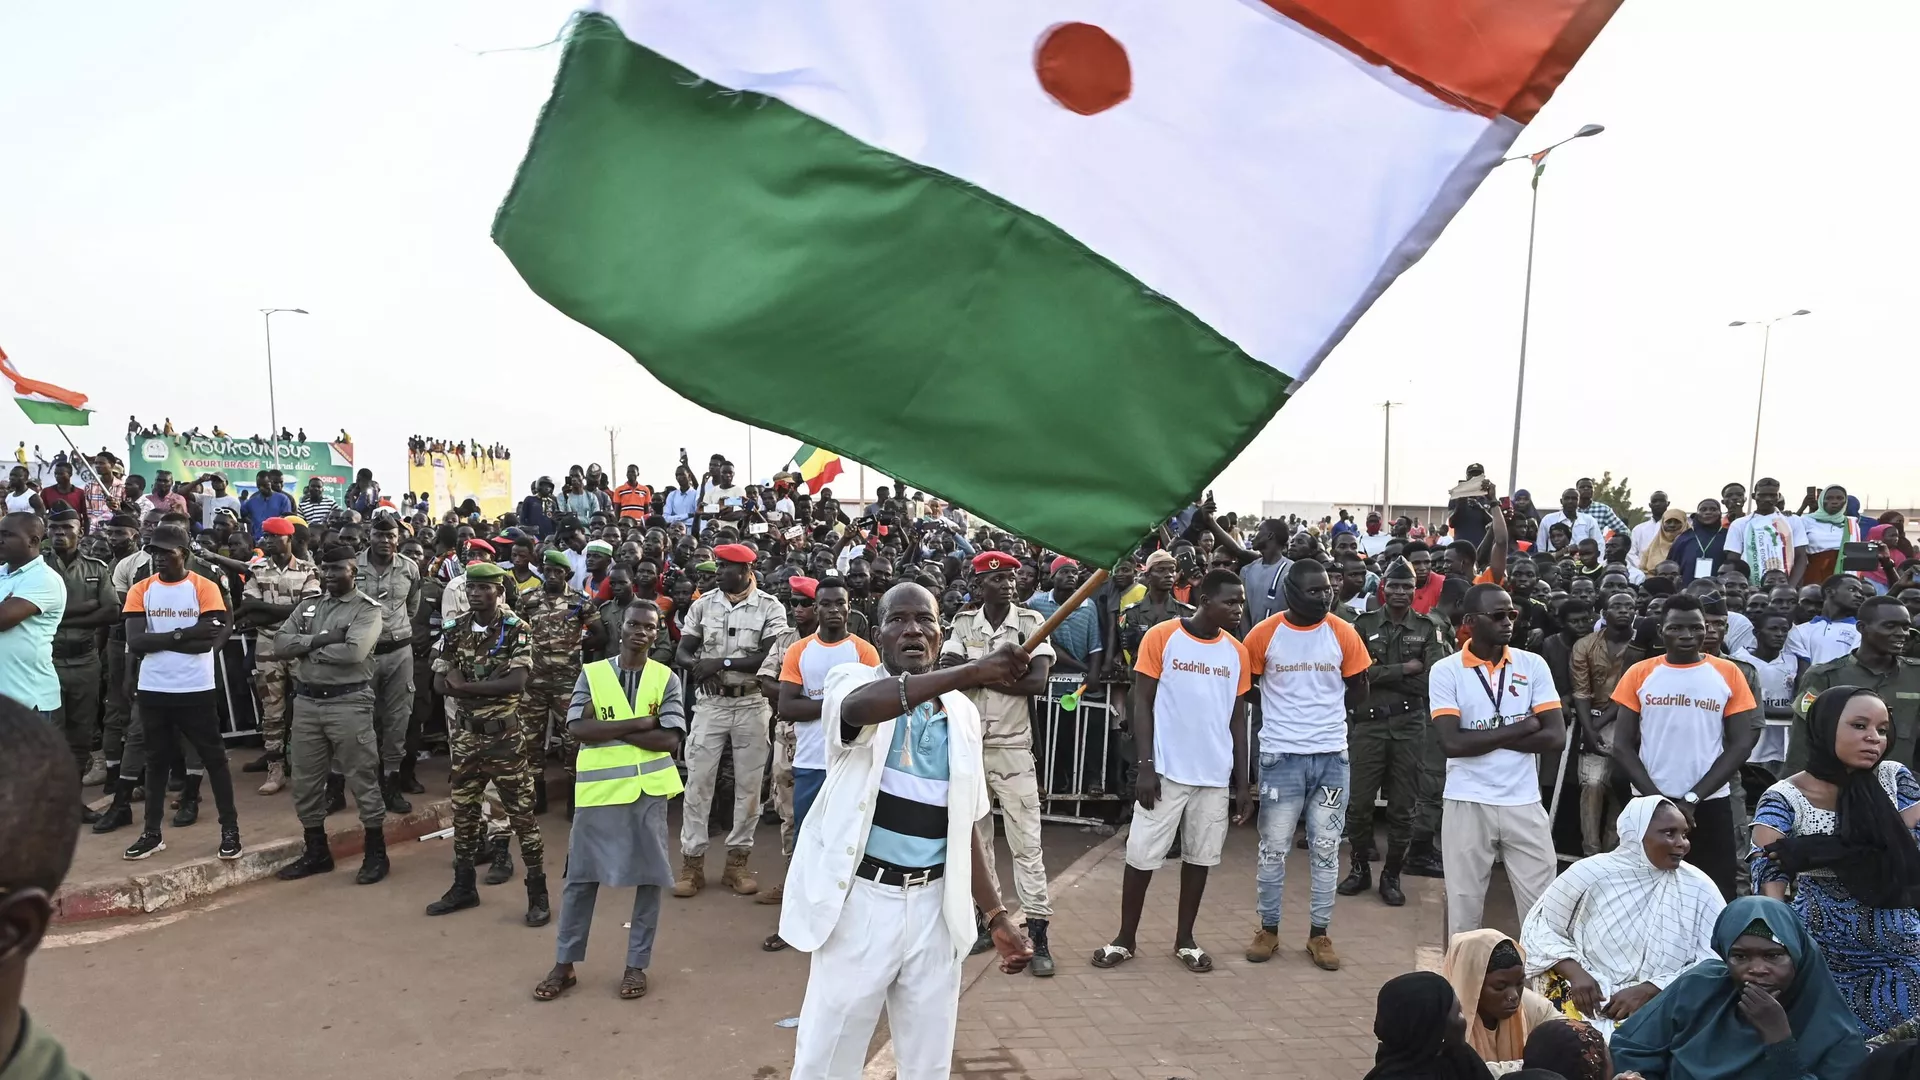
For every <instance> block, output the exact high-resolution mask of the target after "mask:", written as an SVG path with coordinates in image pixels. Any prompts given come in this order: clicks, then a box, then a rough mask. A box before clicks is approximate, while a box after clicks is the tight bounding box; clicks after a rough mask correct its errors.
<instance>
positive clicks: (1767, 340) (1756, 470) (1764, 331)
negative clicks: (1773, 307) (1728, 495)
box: [1727, 308, 1813, 491]
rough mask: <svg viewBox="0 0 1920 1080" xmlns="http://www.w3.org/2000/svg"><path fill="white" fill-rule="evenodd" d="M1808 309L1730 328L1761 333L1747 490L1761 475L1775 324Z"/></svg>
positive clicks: (1735, 323) (1740, 321)
mask: <svg viewBox="0 0 1920 1080" xmlns="http://www.w3.org/2000/svg"><path fill="white" fill-rule="evenodd" d="M1811 314H1813V312H1811V311H1808V310H1807V309H1806V308H1801V309H1800V310H1799V311H1789V312H1787V313H1786V314H1785V315H1775V316H1774V317H1773V318H1771V319H1735V320H1733V321H1732V322H1730V323H1728V324H1727V325H1728V326H1758V327H1760V328H1761V333H1760V396H1759V398H1758V399H1756V400H1755V401H1754V403H1753V458H1752V460H1750V461H1748V462H1747V490H1748V491H1752V490H1753V482H1754V479H1755V478H1756V477H1758V476H1759V475H1760V408H1761V406H1763V405H1765V404H1766V403H1767V347H1768V346H1770V345H1772V344H1773V324H1774V323H1777V322H1779V321H1780V320H1781V319H1791V318H1793V317H1794V316H1795V315H1811Z"/></svg>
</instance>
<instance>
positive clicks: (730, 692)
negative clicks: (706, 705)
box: [708, 686, 760, 697]
mask: <svg viewBox="0 0 1920 1080" xmlns="http://www.w3.org/2000/svg"><path fill="white" fill-rule="evenodd" d="M759 692H760V688H759V687H757V686H722V687H720V688H719V689H718V690H715V691H713V692H712V693H711V694H709V695H708V696H709V697H748V696H750V695H753V694H758V693H759Z"/></svg>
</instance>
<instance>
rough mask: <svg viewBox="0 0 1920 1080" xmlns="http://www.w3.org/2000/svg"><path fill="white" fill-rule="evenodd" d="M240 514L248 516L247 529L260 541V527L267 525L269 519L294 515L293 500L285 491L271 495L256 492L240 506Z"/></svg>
mask: <svg viewBox="0 0 1920 1080" xmlns="http://www.w3.org/2000/svg"><path fill="white" fill-rule="evenodd" d="M240 512H241V513H243V514H245V515H247V528H248V530H249V531H251V532H252V533H253V538H254V539H255V540H258V539H260V526H262V525H264V524H266V522H267V519H268V518H277V517H286V516H287V515H288V514H291V513H293V498H292V496H290V495H288V494H287V493H286V492H284V491H275V492H273V493H271V494H267V493H263V492H259V491H256V492H254V493H253V494H251V495H249V496H247V501H246V502H243V503H241V504H240Z"/></svg>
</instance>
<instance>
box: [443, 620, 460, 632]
mask: <svg viewBox="0 0 1920 1080" xmlns="http://www.w3.org/2000/svg"><path fill="white" fill-rule="evenodd" d="M440 625H441V626H443V627H445V628H446V629H448V630H451V629H453V628H454V627H456V626H459V625H460V620H459V619H442V620H440Z"/></svg>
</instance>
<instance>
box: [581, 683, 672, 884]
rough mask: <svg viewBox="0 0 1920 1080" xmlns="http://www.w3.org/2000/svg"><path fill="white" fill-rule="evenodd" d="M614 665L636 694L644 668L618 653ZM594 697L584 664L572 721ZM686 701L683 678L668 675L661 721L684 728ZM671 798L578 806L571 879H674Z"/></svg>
mask: <svg viewBox="0 0 1920 1080" xmlns="http://www.w3.org/2000/svg"><path fill="white" fill-rule="evenodd" d="M613 669H614V671H615V672H616V673H617V674H618V675H619V676H620V685H621V687H622V688H623V689H625V690H626V692H627V696H628V697H629V698H631V697H632V696H633V694H634V693H635V692H636V691H638V690H639V689H640V673H639V672H638V671H629V670H627V669H626V668H623V667H621V666H620V658H619V657H618V656H616V657H614V658H613ZM592 700H593V694H592V693H591V692H589V691H588V690H587V673H586V672H585V671H584V670H582V671H581V673H580V677H579V678H578V679H576V680H575V681H574V684H573V701H572V703H571V704H570V705H569V706H568V707H567V722H568V723H572V722H573V721H575V720H578V719H580V717H581V716H582V715H585V714H586V712H587V706H588V703H590V702H591V701H592ZM681 701H682V699H681V697H680V680H679V678H678V677H677V676H676V677H672V678H669V679H668V680H667V688H666V692H665V693H664V694H662V695H661V698H660V726H661V727H663V728H678V729H679V730H680V731H681V732H682V733H685V731H686V730H687V718H686V709H685V707H684V706H683V705H682V704H681ZM667 802H668V800H667V799H664V798H661V797H660V796H658V795H642V796H640V797H639V798H638V799H635V800H634V801H633V802H630V803H625V804H623V805H620V806H582V807H579V808H578V809H576V810H574V812H573V833H572V835H571V837H570V838H569V839H568V841H567V875H566V878H567V881H568V882H582V881H592V882H598V883H599V884H601V885H613V886H623V887H624V886H631V885H671V884H673V862H672V860H673V850H672V848H671V847H670V846H669V841H668V839H667Z"/></svg>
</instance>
